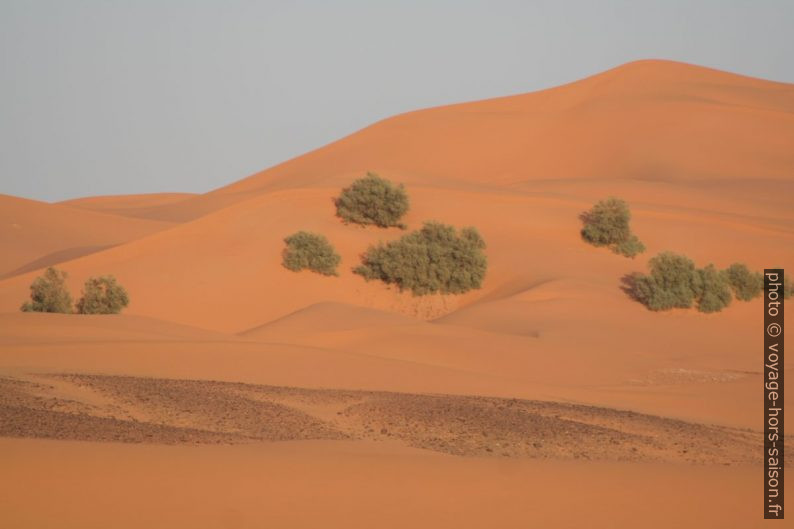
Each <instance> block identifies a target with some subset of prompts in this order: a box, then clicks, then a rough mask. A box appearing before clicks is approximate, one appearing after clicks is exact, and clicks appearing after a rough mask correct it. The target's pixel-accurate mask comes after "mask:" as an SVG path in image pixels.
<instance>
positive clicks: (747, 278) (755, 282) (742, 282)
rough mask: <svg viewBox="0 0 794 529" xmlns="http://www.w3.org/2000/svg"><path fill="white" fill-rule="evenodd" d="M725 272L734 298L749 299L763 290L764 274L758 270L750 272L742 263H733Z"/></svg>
mask: <svg viewBox="0 0 794 529" xmlns="http://www.w3.org/2000/svg"><path fill="white" fill-rule="evenodd" d="M725 273H726V274H727V275H728V281H729V282H730V284H731V288H732V289H733V293H734V294H735V295H736V299H739V300H742V301H750V300H751V299H753V298H755V297H757V296H760V295H761V292H763V291H764V276H763V275H762V274H761V273H760V272H751V271H750V269H749V268H747V265H745V264H743V263H733V264H732V265H731V266H729V267H728V268H727V269H726V270H725Z"/></svg>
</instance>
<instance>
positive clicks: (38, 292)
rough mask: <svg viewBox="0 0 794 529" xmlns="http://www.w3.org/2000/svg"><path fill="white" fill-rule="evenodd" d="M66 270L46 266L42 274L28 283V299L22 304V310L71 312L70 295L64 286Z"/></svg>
mask: <svg viewBox="0 0 794 529" xmlns="http://www.w3.org/2000/svg"><path fill="white" fill-rule="evenodd" d="M66 277H67V274H66V272H62V271H60V270H56V269H55V268H53V267H49V268H47V270H46V271H45V272H44V275H42V276H41V277H37V278H36V279H35V280H34V281H33V283H32V284H31V285H30V301H28V302H25V303H23V304H22V307H20V309H21V310H22V311H23V312H60V313H69V312H72V295H71V294H69V290H68V289H67V288H66Z"/></svg>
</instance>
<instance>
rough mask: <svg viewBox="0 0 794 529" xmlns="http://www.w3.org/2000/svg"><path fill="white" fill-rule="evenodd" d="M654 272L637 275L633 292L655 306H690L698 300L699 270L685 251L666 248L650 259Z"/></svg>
mask: <svg viewBox="0 0 794 529" xmlns="http://www.w3.org/2000/svg"><path fill="white" fill-rule="evenodd" d="M648 266H649V267H650V271H651V273H650V275H643V274H638V275H635V276H634V277H633V285H632V288H631V294H632V295H633V297H634V298H635V299H637V300H638V301H640V302H641V303H643V304H644V305H645V306H646V307H648V308H649V309H651V310H669V309H673V308H689V307H691V306H692V304H693V303H694V301H695V294H696V288H697V284H698V280H699V277H698V274H697V271H696V269H695V263H694V262H693V261H692V260H691V259H689V258H688V257H685V256H683V255H677V254H674V253H672V252H663V253H660V254H659V255H657V256H656V257H653V258H651V260H650V261H648Z"/></svg>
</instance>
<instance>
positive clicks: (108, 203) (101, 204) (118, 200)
mask: <svg viewBox="0 0 794 529" xmlns="http://www.w3.org/2000/svg"><path fill="white" fill-rule="evenodd" d="M194 196H195V195H194V194H193V193H150V194H143V195H110V196H100V197H85V198H75V199H72V200H64V201H63V202H59V204H61V205H64V206H70V207H74V208H80V209H86V210H89V211H98V212H100V213H110V214H114V215H122V216H125V217H134V218H143V219H156V218H157V211H159V208H161V207H163V206H166V205H173V204H176V203H178V202H181V201H183V200H187V199H188V198H191V197H194Z"/></svg>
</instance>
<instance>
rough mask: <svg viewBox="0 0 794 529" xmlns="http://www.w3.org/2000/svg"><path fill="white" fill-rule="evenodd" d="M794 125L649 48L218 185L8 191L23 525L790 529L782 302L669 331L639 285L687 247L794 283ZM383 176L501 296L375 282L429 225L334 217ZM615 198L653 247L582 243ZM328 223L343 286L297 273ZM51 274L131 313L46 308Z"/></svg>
mask: <svg viewBox="0 0 794 529" xmlns="http://www.w3.org/2000/svg"><path fill="white" fill-rule="evenodd" d="M793 116H794V86H792V85H787V84H781V83H774V82H770V81H764V80H759V79H751V78H747V77H742V76H738V75H733V74H728V73H724V72H718V71H715V70H709V69H705V68H699V67H695V66H691V65H684V64H679V63H672V62H666V61H641V62H638V63H631V64H628V65H625V66H622V67H620V68H616V69H614V70H610V71H608V72H604V73H603V74H599V75H596V76H593V77H590V78H587V79H584V80H581V81H578V82H576V83H572V84H570V85H565V86H562V87H558V88H554V89H551V90H546V91H542V92H536V93H531V94H524V95H519V96H512V97H507V98H499V99H493V100H487V101H480V102H474V103H467V104H461V105H452V106H448V107H439V108H434V109H428V110H422V111H417V112H411V113H408V114H404V115H400V116H396V117H394V118H390V119H387V120H384V121H382V122H379V123H376V124H374V125H372V126H371V127H368V128H366V129H364V130H362V131H360V132H358V133H356V134H353V135H351V136H349V137H347V138H343V139H341V140H339V141H338V142H336V143H333V144H330V145H328V146H325V147H322V148H320V149H318V150H316V151H312V152H310V153H308V154H306V155H304V156H301V157H298V158H295V159H293V160H290V161H288V162H285V163H284V164H281V165H278V166H276V167H273V168H270V169H267V170H265V171H263V172H261V173H257V174H255V175H252V176H250V177H248V178H245V179H243V180H240V181H238V182H235V183H233V184H230V185H229V186H227V187H224V188H221V189H218V190H215V191H212V192H210V193H206V194H203V195H191V194H181V193H163V194H155V195H124V196H118V197H87V198H84V199H76V200H70V201H66V202H63V203H59V204H46V203H41V202H35V201H29V200H25V199H18V198H14V197H8V196H0V247H2V261H0V464H2V468H3V469H4V473H3V479H2V480H0V513H2V514H0V522H2V523H0V525H4V526H9V527H51V526H58V527H108V526H113V527H142V526H151V527H261V526H272V527H373V526H375V527H405V526H418V527H453V526H454V527H528V526H537V527H605V528H607V527H608V528H613V527H616V528H620V527H638V526H642V527H737V528H738V527H742V528H746V527H747V528H749V527H757V526H759V525H760V523H759V522H760V517H761V510H760V509H761V506H760V502H759V498H760V497H761V488H760V476H761V472H762V469H761V466H760V459H759V457H760V455H761V447H760V443H759V439H760V435H761V434H760V428H761V425H762V423H761V409H760V392H761V372H762V363H761V357H760V354H761V347H762V345H761V344H762V341H761V340H762V335H761V329H762V322H763V315H762V304H761V301H760V300H759V299H756V300H753V301H751V302H738V301H734V302H733V303H732V305H731V306H730V307H728V308H727V309H726V310H724V311H723V312H721V313H718V314H708V315H707V314H701V313H698V312H696V311H694V310H677V311H672V312H667V313H652V312H650V311H647V310H645V309H644V308H643V307H642V306H641V305H639V304H638V303H636V302H635V301H633V300H632V299H630V298H629V297H628V296H627V295H626V293H625V292H624V291H623V290H622V288H621V287H622V286H624V283H623V280H624V278H625V277H626V276H627V275H629V274H631V273H633V272H637V271H643V270H644V269H645V266H646V263H647V260H648V259H649V258H650V257H652V256H653V255H655V254H657V253H659V252H661V251H664V250H673V251H676V252H680V253H684V254H686V255H688V256H690V257H691V258H693V259H694V260H695V261H696V262H697V263H698V264H699V265H701V266H702V265H706V264H708V263H714V264H715V265H717V266H719V267H725V266H727V265H729V264H730V263H732V262H735V261H742V262H745V263H747V264H748V265H749V266H750V267H751V268H754V269H761V268H764V267H772V266H783V267H787V268H794V209H792V208H791V202H792V198H794V179H792V175H794V150H792V149H791V146H792V145H794V117H793ZM367 170H374V171H377V172H379V173H380V174H381V175H383V176H385V177H387V178H390V179H392V180H395V181H399V182H403V183H405V185H406V188H407V190H408V193H409V195H410V198H411V211H410V212H409V214H408V215H407V217H406V219H405V222H406V224H407V225H408V227H409V228H410V229H414V228H418V227H420V226H421V224H422V222H424V221H425V220H430V219H433V220H439V221H443V222H445V223H449V224H453V225H456V226H468V225H472V226H476V227H477V229H478V230H479V231H480V233H481V234H482V235H483V237H484V239H485V241H486V243H487V255H488V260H489V268H488V273H487V276H486V280H485V282H484V285H483V288H482V289H480V290H476V291H472V292H469V293H467V294H465V295H461V296H426V297H421V298H418V297H414V296H412V295H411V294H409V293H401V292H398V291H396V290H395V289H393V288H388V287H385V286H384V285H382V284H379V283H374V282H369V283H368V282H365V281H364V280H363V279H362V278H361V277H359V276H357V275H355V274H353V273H352V271H351V269H352V268H353V267H354V266H355V265H356V264H357V262H358V258H359V256H360V254H361V253H362V252H363V251H364V250H366V248H367V247H368V246H369V245H370V244H374V243H377V242H378V241H382V240H392V239H395V238H398V237H400V236H401V235H402V234H403V233H404V232H403V231H401V230H399V229H397V228H393V229H385V230H384V229H377V228H360V227H352V226H346V225H344V224H343V223H341V222H340V221H339V219H337V218H336V217H335V216H334V205H333V202H332V199H333V197H334V196H336V195H337V194H338V192H339V189H340V188H341V187H343V186H345V185H348V184H349V183H350V182H352V180H354V179H355V178H357V177H360V176H363V174H364V173H365V171H367ZM609 195H616V196H620V197H622V198H624V199H626V200H627V201H628V202H629V203H630V205H631V209H632V214H633V218H632V226H633V231H634V232H635V233H636V234H637V235H638V236H639V237H640V238H641V239H642V241H643V242H644V243H645V245H646V247H647V248H648V251H647V252H646V253H645V254H642V255H641V256H639V257H637V258H636V259H627V258H623V257H620V256H617V255H615V254H613V253H611V252H610V251H608V250H606V249H603V248H594V247H592V246H589V245H587V244H584V243H583V242H582V240H581V237H580V235H579V230H580V228H581V222H580V220H579V218H578V217H579V215H580V214H581V213H582V212H583V211H584V210H586V209H588V208H589V207H590V206H591V205H592V204H593V203H594V202H595V201H596V200H599V199H601V198H605V197H606V196H609ZM301 229H307V230H313V231H319V232H322V233H323V234H325V235H326V236H327V237H328V238H329V240H331V241H332V243H333V244H334V245H335V246H336V248H337V250H338V251H339V253H340V254H341V256H342V264H341V267H340V275H339V276H338V277H323V276H319V275H316V274H311V273H308V272H305V273H304V272H302V273H293V272H290V271H288V270H286V269H285V268H283V267H282V266H281V249H282V247H283V238H284V237H285V236H287V235H289V234H291V233H292V232H294V231H297V230H301ZM48 265H57V266H58V267H59V268H62V269H63V270H65V271H67V272H68V273H69V286H70V288H71V290H72V292H73V294H74V295H75V296H77V295H79V291H80V288H81V286H82V283H83V282H84V281H85V279H86V278H87V277H89V276H93V275H102V274H113V275H115V276H116V277H117V278H118V279H119V281H120V282H121V283H122V284H123V285H124V286H125V287H126V288H127V289H128V291H129V292H130V297H131V304H130V306H129V308H128V309H127V310H126V311H125V313H124V314H123V315H118V316H77V315H59V314H22V313H19V312H18V309H19V306H20V305H21V303H22V302H23V301H25V299H26V297H27V296H28V287H29V285H30V283H31V281H32V280H33V279H34V278H35V277H36V276H38V275H39V274H40V273H41V271H42V268H44V267H46V266H48ZM792 314H794V312H792V311H788V316H787V317H786V323H788V324H789V325H791V324H792V321H791V318H792ZM792 365H794V364H792V362H791V361H790V360H789V361H787V362H786V364H785V366H784V369H786V372H787V374H789V377H790V376H791V375H792ZM787 395H788V396H787V397H786V403H787V404H789V405H791V404H792V393H791V392H788V394H787ZM787 431H789V432H790V428H787ZM789 453H790V454H791V453H794V452H792V451H791V450H790V451H789ZM693 491H698V492H697V494H695V493H693ZM109 520H110V521H109Z"/></svg>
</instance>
